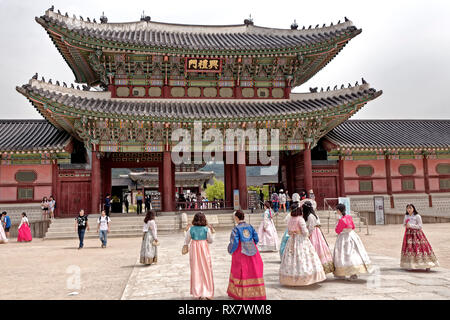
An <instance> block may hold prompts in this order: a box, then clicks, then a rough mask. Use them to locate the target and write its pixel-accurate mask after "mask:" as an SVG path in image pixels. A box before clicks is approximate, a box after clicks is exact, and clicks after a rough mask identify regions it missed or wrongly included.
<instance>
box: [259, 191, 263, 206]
mask: <svg viewBox="0 0 450 320" xmlns="http://www.w3.org/2000/svg"><path fill="white" fill-rule="evenodd" d="M259 206H260V207H261V209H264V193H263V191H262V189H259Z"/></svg>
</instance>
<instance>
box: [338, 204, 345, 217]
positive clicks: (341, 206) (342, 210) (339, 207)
mask: <svg viewBox="0 0 450 320" xmlns="http://www.w3.org/2000/svg"><path fill="white" fill-rule="evenodd" d="M336 210H339V211H340V212H342V216H345V214H346V213H345V204H343V203H338V204H337V205H336Z"/></svg>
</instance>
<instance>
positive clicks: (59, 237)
mask: <svg viewBox="0 0 450 320" xmlns="http://www.w3.org/2000/svg"><path fill="white" fill-rule="evenodd" d="M173 233H176V232H174V231H161V232H158V234H161V235H162V234H173ZM141 237H142V232H139V233H137V232H136V233H133V232H128V233H109V234H108V239H110V238H141ZM98 238H99V235H98V233H96V234H91V233H86V234H85V236H84V239H85V240H86V239H98ZM70 239H74V240H78V234H76V233H74V234H72V235H70V234H66V235H52V236H50V237H47V236H46V237H45V238H44V240H70Z"/></svg>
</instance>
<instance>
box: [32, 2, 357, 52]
mask: <svg viewBox="0 0 450 320" xmlns="http://www.w3.org/2000/svg"><path fill="white" fill-rule="evenodd" d="M36 21H37V22H38V23H40V24H41V25H42V26H43V27H44V28H48V26H49V25H57V26H59V27H61V28H64V29H67V30H69V31H70V32H71V33H75V34H78V35H79V36H81V37H91V38H94V39H98V40H105V41H111V42H116V43H123V44H133V45H138V46H148V47H170V48H186V49H194V50H248V49H279V48H294V47H302V46H310V45H313V44H317V43H325V42H329V41H333V40H334V39H337V38H340V37H341V36H343V35H345V34H347V35H350V36H351V37H354V36H356V35H357V34H359V33H360V32H361V29H357V28H356V27H355V26H353V23H352V22H351V21H350V20H348V19H345V21H344V22H338V24H336V25H333V24H331V25H330V26H325V25H324V26H323V27H318V25H317V26H316V27H315V28H311V26H310V28H311V29H310V28H304V29H300V30H291V29H275V28H265V27H259V26H255V25H253V24H242V25H224V26H205V25H183V24H171V23H162V22H153V21H139V22H129V23H96V22H91V21H90V20H89V21H85V20H84V19H83V20H81V19H78V18H76V17H75V16H73V17H69V16H68V15H67V16H66V15H62V14H60V13H56V12H54V11H52V10H47V11H46V12H45V14H44V15H43V16H41V17H36Z"/></svg>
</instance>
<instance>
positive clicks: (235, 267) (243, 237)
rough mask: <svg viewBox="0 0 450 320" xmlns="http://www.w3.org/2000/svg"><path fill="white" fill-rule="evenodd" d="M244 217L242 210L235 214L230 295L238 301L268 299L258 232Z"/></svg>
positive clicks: (231, 250) (231, 252)
mask: <svg viewBox="0 0 450 320" xmlns="http://www.w3.org/2000/svg"><path fill="white" fill-rule="evenodd" d="M244 218H245V215H244V212H243V211H241V210H237V211H235V213H234V221H235V224H236V226H235V227H234V228H233V230H232V231H231V235H230V243H229V244H228V253H229V254H231V270H230V278H229V281H228V289H227V294H228V296H229V297H231V298H233V299H236V300H266V287H265V284H264V274H263V272H264V264H263V261H262V259H261V255H260V254H259V251H258V248H257V244H258V242H259V238H258V233H257V232H256V231H255V229H254V228H253V226H252V225H250V224H248V223H246V222H245V220H244Z"/></svg>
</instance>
